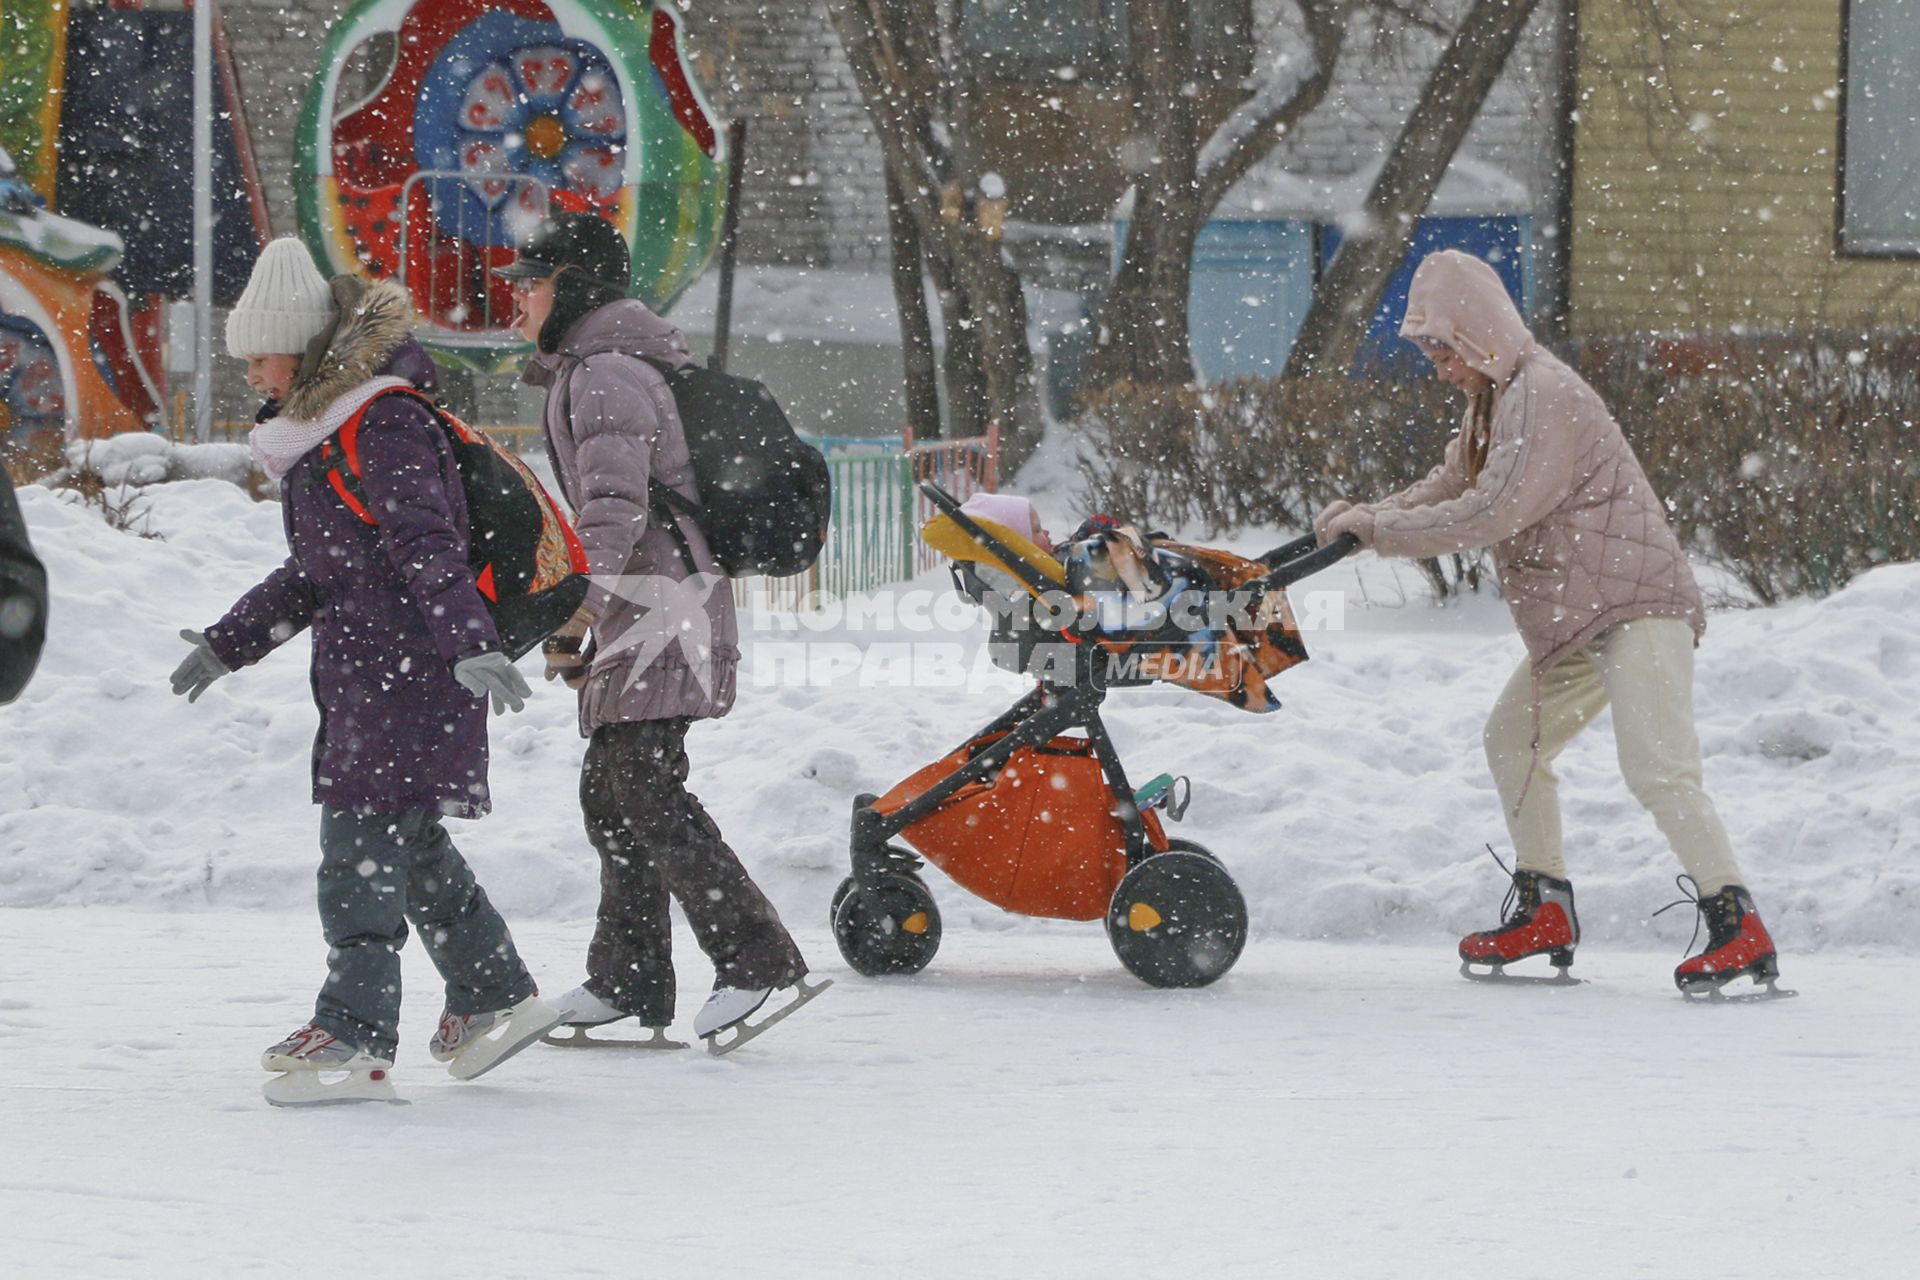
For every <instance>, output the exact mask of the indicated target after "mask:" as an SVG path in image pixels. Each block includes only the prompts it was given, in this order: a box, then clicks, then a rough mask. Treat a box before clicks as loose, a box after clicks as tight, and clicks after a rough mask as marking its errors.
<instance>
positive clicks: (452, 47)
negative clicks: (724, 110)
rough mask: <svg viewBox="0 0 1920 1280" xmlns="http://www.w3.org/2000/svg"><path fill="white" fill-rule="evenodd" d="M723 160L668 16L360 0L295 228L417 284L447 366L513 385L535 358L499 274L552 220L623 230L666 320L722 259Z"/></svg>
mask: <svg viewBox="0 0 1920 1280" xmlns="http://www.w3.org/2000/svg"><path fill="white" fill-rule="evenodd" d="M369 86H370V87H369ZM356 89H357V90H359V92H358V95H357V96H356V94H355V90H356ZM725 145H726V144H725V140H724V137H723V135H722V133H721V131H720V130H718V129H717V128H716V127H715V125H714V123H713V119H712V115H711V112H710V111H709V109H708V107H707V104H706V102H705V100H704V98H703V97H702V95H701V93H700V91H699V88H698V86H697V85H696V84H695V82H694V79H693V76H692V74H691V72H690V70H689V68H688V66H687V62H686V59H685V55H684V50H683V49H682V46H681V39H680V20H679V17H678V15H677V14H676V13H675V11H674V10H673V9H672V7H671V6H669V5H667V4H664V3H649V2H647V0H550V3H540V2H539V0H361V2H360V3H359V4H357V5H355V6H354V7H353V8H351V9H350V10H348V12H347V13H346V14H345V15H344V16H343V17H342V18H341V19H340V20H339V22H337V23H336V24H335V25H334V27H333V30H332V32H331V34H330V35H329V37H328V40H327V45H326V50H325V53H324V55H323V57H322V60H321V69H320V72H319V75H318V77H317V78H316V80H315V82H314V85H313V88H312V90H311V91H310V92H309V93H308V96H307V101H306V107H305V111H304V113H303V115H302V118H301V126H300V137H299V141H298V144H297V152H296V154H297V163H298V167H299V171H300V172H301V173H302V174H309V175H312V178H313V181H311V182H303V183H302V184H301V185H300V188H299V191H300V200H299V209H300V226H301V231H302V234H303V235H304V236H305V238H306V240H307V242H308V245H309V247H310V248H312V249H313V250H314V253H315V256H316V257H317V258H318V259H319V260H320V261H321V262H322V263H323V265H325V266H326V267H327V268H329V269H331V270H333V271H337V272H338V271H355V272H360V273H362V274H367V275H374V276H387V277H393V278H398V279H401V280H403V281H404V282H405V283H406V285H407V287H408V289H409V290H410V291H411V292H412V294H413V298H414V304H415V307H416V309H417V310H418V311H419V312H420V315H421V317H422V319H423V321H424V324H423V325H422V331H421V336H422V337H423V338H424V339H426V340H427V341H428V342H429V344H430V345H432V346H433V347H435V349H436V350H437V351H438V352H439V353H441V354H443V355H449V356H452V357H453V358H455V359H457V360H460V361H462V362H464V363H466V364H468V365H470V366H471V367H474V368H480V369H493V368H499V367H502V366H503V365H505V364H508V363H511V362H514V361H517V360H518V359H520V358H521V357H522V356H523V355H524V353H525V349H526V348H525V344H524V343H522V342H521V341H520V340H519V339H518V338H517V337H516V336H515V335H514V334H513V333H512V332H511V331H510V330H509V329H508V323H509V321H510V318H511V315H512V302H511V299H510V298H509V296H508V293H507V290H506V287H505V286H504V284H503V283H501V282H500V281H498V280H497V279H495V278H494V277H493V276H492V275H491V274H490V272H491V269H492V268H493V267H495V266H499V265H502V264H504V263H507V262H510V261H512V260H513V257H514V255H515V253H516V252H517V251H518V247H519V245H521V244H523V243H524V242H525V240H526V238H527V236H528V235H530V234H531V233H532V230H533V228H534V227H535V226H536V225H537V224H538V223H539V221H540V219H541V217H543V216H544V215H545V214H546V213H547V211H548V210H549V209H556V210H568V211H574V212H592V213H597V214H599V215H600V216H602V217H604V218H606V219H607V220H608V221H610V222H612V223H613V224H614V225H615V226H617V227H618V228H619V229H620V230H621V232H622V233H623V234H625V235H626V237H627V240H628V242H629V243H630V244H631V245H632V246H633V267H634V276H635V279H636V282H637V285H638V289H637V292H638V293H639V296H640V297H642V298H643V299H645V300H646V301H647V302H648V304H649V305H651V306H653V307H655V308H656V309H659V310H665V309H667V308H668V307H670V306H671V305H672V303H673V301H674V299H675V298H677V297H678V296H679V295H680V293H681V291H682V290H684V289H685V288H686V287H687V285H689V284H691V283H692V282H693V280H694V278H695V277H696V276H697V275H698V274H699V273H700V270H701V269H702V268H703V267H704V266H705V265H706V263H707V260H708V258H709V257H711V255H712V253H713V251H714V248H715V247H716V245H717V244H718V241H719V236H720V223H721V213H722V206H723V203H724V200H725V176H724V175H725V160H726V156H725Z"/></svg>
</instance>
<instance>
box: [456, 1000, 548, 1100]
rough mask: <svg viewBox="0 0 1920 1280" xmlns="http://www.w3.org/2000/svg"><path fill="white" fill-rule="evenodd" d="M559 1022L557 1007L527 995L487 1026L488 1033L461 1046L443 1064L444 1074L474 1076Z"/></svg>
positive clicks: (509, 1055)
mask: <svg viewBox="0 0 1920 1280" xmlns="http://www.w3.org/2000/svg"><path fill="white" fill-rule="evenodd" d="M559 1025H560V1011H559V1010H558V1009H556V1008H554V1007H553V1006H552V1005H550V1004H548V1003H547V1002H546V1001H545V1000H542V999H541V998H540V997H539V996H530V997H528V998H527V999H525V1000H522V1001H521V1002H520V1003H519V1004H517V1005H515V1006H514V1007H513V1010H512V1012H510V1013H509V1014H508V1015H507V1016H506V1017H505V1018H503V1019H501V1020H500V1022H499V1023H498V1024H497V1025H496V1026H493V1027H489V1028H488V1029H487V1031H488V1034H486V1035H484V1036H482V1037H481V1038H480V1039H479V1040H476V1041H475V1042H474V1043H473V1045H472V1046H471V1047H470V1048H466V1049H462V1050H461V1051H460V1053H459V1054H458V1056H456V1057H455V1058H454V1059H453V1061H451V1062H449V1063H448V1064H447V1074H448V1075H450V1076H452V1077H453V1078H454V1079H455V1080H475V1079H478V1078H479V1077H481V1076H483V1075H485V1074H486V1073H487V1072H489V1071H491V1070H493V1069H494V1068H495V1067H497V1066H499V1065H500V1064H501V1063H503V1062H505V1061H506V1060H507V1059H508V1058H511V1057H512V1056H513V1055H514V1054H516V1053H519V1052H520V1051H521V1050H522V1049H525V1048H526V1047H527V1046H528V1045H530V1044H532V1043H533V1042H534V1041H536V1040H538V1039H540V1037H541V1036H543V1035H545V1034H546V1033H547V1032H549V1031H551V1030H553V1029H554V1028H555V1027H557V1026H559Z"/></svg>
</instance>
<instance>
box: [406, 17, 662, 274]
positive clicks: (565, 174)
mask: <svg viewBox="0 0 1920 1280" xmlns="http://www.w3.org/2000/svg"><path fill="white" fill-rule="evenodd" d="M456 95H457V96H456ZM429 100H433V103H432V106H431V107H430V106H429ZM420 105H421V115H420V118H419V122H420V123H424V122H425V120H426V119H429V118H430V119H432V121H433V123H432V124H431V125H429V126H428V127H426V128H425V129H423V130H421V134H420V137H421V141H422V142H429V140H430V146H429V147H426V148H423V150H426V151H428V152H429V153H428V154H426V155H425V156H424V157H423V158H424V159H426V160H427V162H428V165H429V167H431V168H432V169H433V170H434V171H436V172H440V173H459V174H461V175H463V176H465V177H468V178H469V179H473V180H472V181H469V182H468V183H467V184H465V185H466V186H467V190H468V191H469V192H471V203H468V202H464V201H452V200H448V201H445V202H444V203H443V204H441V205H440V207H439V208H437V209H436V216H437V219H438V221H439V222H440V223H441V228H442V230H443V231H445V232H447V233H448V234H450V235H455V236H460V237H461V238H463V239H471V238H474V234H473V233H474V232H475V231H477V230H478V229H479V228H478V227H476V226H473V225H471V223H472V220H473V219H475V218H479V219H484V220H486V221H487V222H490V223H492V233H491V237H490V238H491V239H493V240H494V241H495V242H496V243H502V242H504V241H506V240H508V239H512V240H515V241H518V240H521V239H523V238H524V235H525V234H526V233H528V232H530V231H531V229H532V227H533V225H534V224H535V223H537V221H538V219H539V218H540V217H541V216H543V215H544V214H545V213H546V208H545V201H544V197H545V195H546V194H547V192H550V191H562V190H564V191H570V192H572V193H574V194H575V195H576V196H578V197H580V198H582V199H584V200H585V201H587V202H589V203H592V204H603V203H608V202H611V201H612V200H613V199H614V198H615V197H616V196H617V195H618V194H619V192H620V188H621V186H622V184H623V183H624V182H625V181H626V166H627V155H626V148H627V110H626V104H625V102H624V101H623V100H622V97H621V92H620V85H619V82H618V81H617V80H616V79H615V77H614V74H613V69H612V67H611V66H610V65H609V64H608V62H607V60H606V57H605V55H604V54H602V53H601V52H600V51H599V50H597V49H595V48H593V47H592V46H590V45H586V44H583V43H581V42H580V41H577V40H568V39H566V38H564V37H563V36H562V35H561V32H560V29H559V28H558V27H557V26H556V25H554V24H553V23H538V22H531V21H528V20H527V19H524V18H518V17H513V16H510V15H507V14H502V13H498V12H495V13H489V14H486V15H484V16H482V17H481V18H480V19H479V20H477V21H475V22H474V23H472V24H471V25H470V26H468V27H466V28H465V29H463V30H462V31H461V32H460V33H459V34H458V35H456V36H455V37H454V38H453V39H452V40H451V41H449V42H448V43H447V46H446V48H445V49H443V50H442V51H441V54H440V56H439V57H438V58H436V59H435V61H434V65H433V68H432V69H431V70H430V71H429V73H428V75H427V79H426V83H425V86H424V91H423V93H422V100H421V104H420ZM449 108H450V109H449ZM449 126H451V127H450V128H449ZM525 179H534V180H535V181H531V182H529V181H525ZM476 206H477V207H476ZM450 215H454V216H452V217H450ZM459 218H464V219H467V220H468V221H467V223H466V224H456V225H449V223H450V222H456V223H457V219H459Z"/></svg>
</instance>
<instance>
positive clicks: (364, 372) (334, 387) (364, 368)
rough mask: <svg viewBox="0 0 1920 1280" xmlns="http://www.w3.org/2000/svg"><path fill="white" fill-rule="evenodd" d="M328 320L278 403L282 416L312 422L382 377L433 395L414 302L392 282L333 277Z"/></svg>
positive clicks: (433, 380) (429, 365) (432, 377)
mask: <svg viewBox="0 0 1920 1280" xmlns="http://www.w3.org/2000/svg"><path fill="white" fill-rule="evenodd" d="M328 288H329V289H330V290H331V291H332V294H333V320H332V322H331V323H329V324H328V325H327V327H326V328H325V329H323V330H322V331H321V332H320V336H318V337H317V338H315V339H314V340H313V342H312V343H310V344H309V345H308V347H307V350H306V354H305V355H304V356H303V357H302V358H301V360H300V370H299V372H298V373H296V374H295V375H294V379H293V386H292V387H291V388H290V389H289V390H288V391H287V398H286V399H285V400H284V401H282V402H281V404H280V406H279V410H280V413H281V415H282V416H284V417H288V418H294V419H298V420H300V421H311V420H313V419H315V418H318V417H319V416H320V414H321V413H322V412H323V411H324V410H325V409H326V407H327V406H328V405H329V404H332V403H333V402H334V401H335V400H337V399H339V398H340V397H341V396H343V395H345V394H347V392H349V391H352V390H353V389H354V388H355V387H357V386H360V385H361V384H363V383H365V382H367V381H368V380H370V379H372V378H374V377H376V376H379V375H381V374H390V375H392V376H394V377H401V378H405V379H407V381H409V382H411V383H413V384H414V385H415V386H416V387H419V388H420V389H421V390H422V391H432V390H433V389H434V387H435V385H436V384H437V383H438V381H439V379H438V377H437V376H436V374H435V370H434V367H433V361H432V360H431V359H430V358H428V356H427V353H426V352H425V351H424V350H423V349H422V348H421V347H420V345H419V344H418V343H416V342H415V341H414V340H413V334H412V327H413V301H412V299H411V298H409V297H408V296H407V291H406V289H404V288H403V287H401V286H400V285H399V284H397V283H395V282H394V281H392V280H374V281H371V282H369V281H366V280H362V279H360V278H359V277H358V276H335V277H334V278H333V280H332V282H331V283H330V284H329V285H328Z"/></svg>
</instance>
